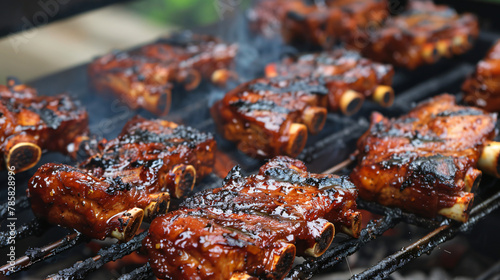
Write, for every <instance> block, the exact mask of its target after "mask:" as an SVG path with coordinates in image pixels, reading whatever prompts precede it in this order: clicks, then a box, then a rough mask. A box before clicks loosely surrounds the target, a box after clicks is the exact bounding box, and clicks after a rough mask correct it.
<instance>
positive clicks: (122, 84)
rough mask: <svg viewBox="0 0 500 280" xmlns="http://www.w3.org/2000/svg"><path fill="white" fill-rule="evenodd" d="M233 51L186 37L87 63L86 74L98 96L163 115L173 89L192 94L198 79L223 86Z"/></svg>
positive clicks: (217, 42)
mask: <svg viewBox="0 0 500 280" xmlns="http://www.w3.org/2000/svg"><path fill="white" fill-rule="evenodd" d="M236 51H237V47H236V45H227V44H225V43H223V42H221V41H220V40H218V39H216V38H213V37H210V36H204V35H194V34H191V33H187V32H184V33H179V34H175V35H173V36H172V37H170V38H165V39H161V40H159V41H158V42H156V43H153V44H150V45H147V46H145V47H143V48H141V49H139V50H136V51H132V52H128V53H127V52H114V53H111V54H108V55H105V56H103V57H101V58H98V59H96V60H95V61H94V62H93V63H91V64H90V66H89V69H88V72H89V76H90V78H91V82H92V84H93V86H94V87H95V88H96V89H97V90H99V91H111V92H113V93H115V94H117V95H118V96H119V97H120V98H121V99H122V100H123V101H124V102H126V103H127V105H128V106H130V107H131V108H133V109H137V108H144V109H146V110H148V111H150V112H152V113H154V114H157V115H164V114H166V113H168V110H169V108H170V100H171V90H172V88H173V86H174V85H176V84H181V85H183V86H184V88H185V89H186V90H192V89H194V88H196V87H197V86H198V85H199V84H200V82H201V80H202V79H207V80H211V81H212V82H214V83H216V84H224V83H225V82H226V80H227V79H228V78H229V77H230V76H231V73H232V72H230V70H229V69H230V68H232V65H233V59H234V57H235V56H236Z"/></svg>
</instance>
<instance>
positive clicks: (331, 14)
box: [248, 0, 388, 48]
mask: <svg viewBox="0 0 500 280" xmlns="http://www.w3.org/2000/svg"><path fill="white" fill-rule="evenodd" d="M387 16H388V12H387V3H386V2H385V1H383V0H369V1H366V0H364V1H361V0H341V1H338V0H327V1H321V4H318V3H315V2H314V1H308V0H292V1H286V0H274V1H260V2H258V3H257V5H256V6H255V7H254V8H252V9H251V10H250V12H249V15H248V17H249V19H250V26H251V28H252V29H253V30H254V31H257V32H259V33H262V34H264V35H265V36H267V37H272V36H276V35H277V34H279V33H280V32H281V34H282V36H283V38H284V40H285V41H286V42H288V43H292V44H298V45H301V46H305V47H309V48H311V47H312V48H314V47H323V48H331V47H332V46H333V45H334V44H335V42H338V41H339V40H344V39H345V38H346V37H348V36H349V37H350V36H352V34H353V33H357V32H359V31H360V30H365V29H366V28H367V27H368V26H370V25H371V24H373V23H380V22H382V21H383V20H384V19H385V18H386V17H387Z"/></svg>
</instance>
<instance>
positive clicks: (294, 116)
mask: <svg viewBox="0 0 500 280" xmlns="http://www.w3.org/2000/svg"><path fill="white" fill-rule="evenodd" d="M327 94H328V89H327V88H326V87H325V86H324V83H322V81H321V80H320V79H302V78H281V77H278V78H261V79H256V80H253V81H250V82H248V83H245V84H242V85H240V86H238V87H236V88H235V89H233V90H231V91H230V92H228V93H227V94H226V96H225V97H224V98H223V99H222V100H220V101H218V102H216V103H215V104H214V105H213V107H212V109H211V113H212V116H213V118H214V120H215V123H216V124H217V128H218V130H219V131H220V133H221V134H222V135H223V136H224V138H226V139H227V140H230V141H234V142H236V143H237V145H238V148H239V149H240V150H241V151H243V152H244V153H246V154H248V155H251V156H254V157H261V158H264V157H272V156H276V155H289V156H293V157H295V156H297V155H298V154H299V153H300V152H301V151H302V149H303V148H304V146H305V143H306V140H307V130H309V131H310V132H311V133H317V132H319V131H320V130H321V129H322V128H323V125H324V124H325V121H326V114H327V110H326V108H325V107H326V104H327V102H328V100H327V98H328V97H327Z"/></svg>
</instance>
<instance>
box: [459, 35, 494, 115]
mask: <svg viewBox="0 0 500 280" xmlns="http://www.w3.org/2000/svg"><path fill="white" fill-rule="evenodd" d="M462 90H463V91H464V92H465V98H464V100H465V102H467V103H468V104H470V105H473V106H477V107H480V108H483V109H485V110H487V111H490V112H499V111H500V41H497V42H496V43H495V45H494V46H493V47H492V48H491V49H490V51H489V52H488V54H487V55H486V57H485V58H484V59H483V60H481V61H479V63H478V64H477V66H476V71H475V72H474V73H473V74H472V75H471V77H469V78H468V79H467V80H466V81H465V82H464V84H463V85H462Z"/></svg>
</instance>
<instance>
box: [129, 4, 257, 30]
mask: <svg viewBox="0 0 500 280" xmlns="http://www.w3.org/2000/svg"><path fill="white" fill-rule="evenodd" d="M249 4H250V0H140V1H132V2H131V3H130V4H129V5H130V8H132V9H133V10H135V11H137V12H139V13H141V14H144V15H145V16H146V17H147V18H149V19H151V20H153V21H156V22H160V23H165V24H172V25H177V26H181V27H184V28H186V27H193V26H200V25H208V24H211V23H214V22H217V21H220V20H222V19H224V18H226V17H230V16H231V14H233V13H235V12H237V11H238V10H240V9H245V8H246V7H248V5H249Z"/></svg>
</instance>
